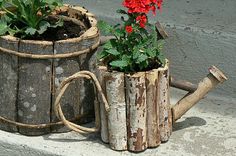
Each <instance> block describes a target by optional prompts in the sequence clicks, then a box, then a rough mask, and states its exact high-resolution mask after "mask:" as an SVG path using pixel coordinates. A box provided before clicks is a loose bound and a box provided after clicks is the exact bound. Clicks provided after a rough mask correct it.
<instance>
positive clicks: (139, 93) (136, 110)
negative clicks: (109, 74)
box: [125, 72, 147, 152]
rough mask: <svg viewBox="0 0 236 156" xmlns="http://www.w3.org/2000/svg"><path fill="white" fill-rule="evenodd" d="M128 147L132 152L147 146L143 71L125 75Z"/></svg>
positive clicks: (142, 149)
mask: <svg viewBox="0 0 236 156" xmlns="http://www.w3.org/2000/svg"><path fill="white" fill-rule="evenodd" d="M125 81H126V104H127V131H128V149H129V150H130V151H133V152H140V151H144V150H145V149H146V148H147V130H146V129H147V127H146V117H147V110H146V86H145V72H140V73H136V74H133V75H126V78H125Z"/></svg>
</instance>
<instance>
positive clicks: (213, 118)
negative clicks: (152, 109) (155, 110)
mask: <svg viewBox="0 0 236 156" xmlns="http://www.w3.org/2000/svg"><path fill="white" fill-rule="evenodd" d="M185 94H186V92H184V91H181V90H177V89H173V88H172V90H171V95H172V96H171V103H173V104H174V103H176V101H178V100H179V99H180V98H181V97H183V95H185ZM235 100H236V99H233V98H232V99H229V98H227V99H226V98H222V97H219V96H218V97H215V96H208V97H206V98H205V99H203V100H202V101H201V102H200V103H199V104H197V105H196V106H195V107H193V109H191V110H190V111H189V112H188V113H187V114H186V115H184V116H183V117H182V118H181V119H180V120H179V121H178V122H176V123H175V125H174V129H173V134H172V136H171V138H170V140H169V141H168V142H167V143H165V144H161V145H160V146H159V147H158V148H154V149H148V150H146V151H144V152H141V153H139V154H135V153H131V152H127V151H126V152H117V151H113V150H111V149H110V148H109V145H108V144H104V143H102V142H101V140H100V136H99V134H91V135H88V136H83V135H80V134H78V133H75V132H69V133H61V134H49V135H44V136H39V137H27V136H22V135H20V134H12V133H8V132H4V131H0V138H1V139H0V151H1V152H0V156H44V155H45V156H111V155H112V156H132V155H139V156H149V155H150V156H159V155H162V156H173V155H174V156H222V155H224V156H234V155H235V153H236V130H235V129H236V124H235V123H236V113H235V110H236V105H235Z"/></svg>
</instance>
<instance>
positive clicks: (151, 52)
mask: <svg viewBox="0 0 236 156" xmlns="http://www.w3.org/2000/svg"><path fill="white" fill-rule="evenodd" d="M156 51H157V49H156V48H149V49H147V54H148V56H149V57H151V58H154V57H156V56H157V55H156Z"/></svg>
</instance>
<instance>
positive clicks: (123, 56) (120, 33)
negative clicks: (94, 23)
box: [98, 10, 165, 72]
mask: <svg viewBox="0 0 236 156" xmlns="http://www.w3.org/2000/svg"><path fill="white" fill-rule="evenodd" d="M118 12H119V13H121V14H127V13H126V12H125V11H123V10H118ZM127 15H128V16H129V17H128V19H127V20H124V26H123V27H122V26H120V25H116V26H111V25H109V24H107V23H106V22H104V21H100V22H99V24H98V27H99V28H100V30H101V31H102V32H103V33H105V34H107V35H110V34H112V35H114V36H115V39H111V40H109V41H108V42H107V43H105V44H104V46H103V51H102V52H101V53H100V54H99V59H103V60H106V61H105V62H108V66H109V67H110V68H111V69H113V70H118V71H122V72H137V71H144V70H149V69H152V68H158V67H160V66H164V63H165V57H164V55H163V54H162V52H161V50H162V46H163V40H158V38H157V32H156V30H155V27H154V26H152V25H150V24H149V25H150V28H151V29H150V30H146V29H144V28H140V26H139V25H138V24H134V23H135V22H134V21H135V19H134V18H135V17H133V16H132V15H130V14H127ZM127 25H132V28H133V31H132V32H131V33H127V32H126V31H125V26H127Z"/></svg>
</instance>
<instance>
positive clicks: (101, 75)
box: [97, 66, 109, 143]
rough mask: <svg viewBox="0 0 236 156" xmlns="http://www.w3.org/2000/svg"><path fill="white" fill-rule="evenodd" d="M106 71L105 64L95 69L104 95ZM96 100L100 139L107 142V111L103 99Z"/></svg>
mask: <svg viewBox="0 0 236 156" xmlns="http://www.w3.org/2000/svg"><path fill="white" fill-rule="evenodd" d="M106 71H107V68H106V67H105V66H99V67H98V69H97V77H98V80H99V83H100V84H101V87H102V90H103V91H104V94H105V95H106V82H105V80H104V77H105V74H106ZM98 100H99V104H100V118H101V139H102V141H103V142H105V143H109V138H108V123H107V122H108V119H107V113H106V110H105V107H104V104H103V101H102V100H101V98H100V97H98Z"/></svg>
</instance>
